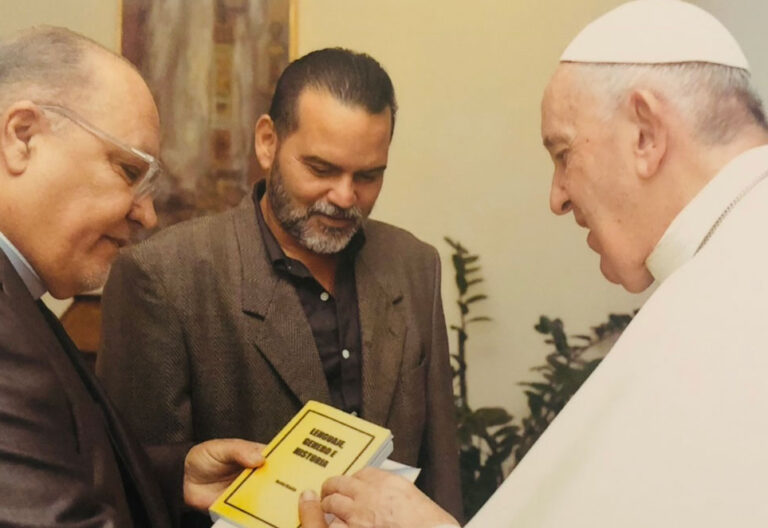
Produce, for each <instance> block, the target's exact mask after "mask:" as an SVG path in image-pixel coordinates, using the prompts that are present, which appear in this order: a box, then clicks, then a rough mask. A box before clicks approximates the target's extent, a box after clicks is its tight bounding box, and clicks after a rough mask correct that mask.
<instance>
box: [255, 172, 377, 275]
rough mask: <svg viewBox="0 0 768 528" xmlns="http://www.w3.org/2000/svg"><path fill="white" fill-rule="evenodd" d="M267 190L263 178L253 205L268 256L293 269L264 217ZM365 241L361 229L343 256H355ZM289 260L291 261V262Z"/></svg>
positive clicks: (256, 190) (273, 260)
mask: <svg viewBox="0 0 768 528" xmlns="http://www.w3.org/2000/svg"><path fill="white" fill-rule="evenodd" d="M266 191H267V183H266V181H265V180H261V181H260V182H258V183H257V184H256V185H255V186H254V188H253V205H254V207H255V208H256V221H257V223H258V225H259V231H260V232H261V238H262V240H264V248H265V249H266V251H267V257H269V260H270V262H271V263H272V265H273V266H274V267H275V268H278V269H281V270H282V269H284V268H286V267H287V269H288V270H293V269H294V267H293V266H288V264H290V263H291V262H295V261H292V259H289V258H288V256H287V255H286V254H285V251H283V248H282V247H280V244H279V243H278V241H277V239H276V238H275V235H274V234H273V233H272V231H271V230H270V229H269V226H268V225H267V221H266V220H265V219H264V213H262V211H261V198H262V197H263V196H264V193H265V192H266ZM364 243H365V234H364V233H363V230H362V229H360V230H359V231H358V232H357V233H355V235H354V236H353V237H352V240H350V241H349V244H347V247H345V248H344V249H343V250H342V251H341V253H342V256H344V257H353V256H354V255H355V254H356V253H357V252H358V251H359V250H360V248H362V247H363V244H364ZM289 260H290V261H291V262H289ZM299 268H301V267H299ZM308 273H309V272H307V274H308Z"/></svg>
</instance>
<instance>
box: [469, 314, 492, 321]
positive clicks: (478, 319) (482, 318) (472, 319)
mask: <svg viewBox="0 0 768 528" xmlns="http://www.w3.org/2000/svg"><path fill="white" fill-rule="evenodd" d="M479 321H493V319H491V318H490V317H486V316H484V315H480V316H477V317H470V318H469V319H467V323H477V322H479Z"/></svg>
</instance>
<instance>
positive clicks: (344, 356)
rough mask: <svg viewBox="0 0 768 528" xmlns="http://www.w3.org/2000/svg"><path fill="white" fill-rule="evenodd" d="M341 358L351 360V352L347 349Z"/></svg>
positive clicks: (342, 352) (343, 351)
mask: <svg viewBox="0 0 768 528" xmlns="http://www.w3.org/2000/svg"><path fill="white" fill-rule="evenodd" d="M341 357H343V358H344V359H349V350H347V349H346V348H345V349H344V350H342V351H341Z"/></svg>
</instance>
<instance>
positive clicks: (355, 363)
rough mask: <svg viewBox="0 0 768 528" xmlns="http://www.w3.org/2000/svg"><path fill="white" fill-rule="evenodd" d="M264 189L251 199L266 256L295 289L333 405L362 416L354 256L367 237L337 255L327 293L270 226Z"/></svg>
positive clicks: (357, 236) (358, 238)
mask: <svg viewBox="0 0 768 528" xmlns="http://www.w3.org/2000/svg"><path fill="white" fill-rule="evenodd" d="M265 191H266V184H265V182H264V181H261V182H259V183H258V184H257V185H256V186H255V187H254V190H253V202H254V205H255V206H256V220H257V222H258V224H259V230H260V231H261V238H262V239H263V240H264V247H265V248H266V251H267V256H268V257H269V259H270V261H271V262H272V266H273V268H274V270H275V272H276V273H277V275H278V276H279V277H281V278H282V279H284V280H287V281H289V282H290V283H291V284H292V285H293V287H294V288H295V289H296V293H297V294H298V296H299V300H300V302H301V306H302V308H303V309H304V313H305V314H306V316H307V321H308V322H309V326H310V327H311V328H312V335H313V336H314V338H315V345H316V346H317V351H318V352H319V354H320V360H321V361H322V363H323V370H324V371H325V378H326V380H327V381H328V388H329V389H330V392H331V400H332V402H333V405H334V406H335V407H337V408H339V409H342V410H344V411H346V412H350V413H355V414H360V411H361V408H362V403H363V401H362V353H361V334H360V314H359V311H358V304H357V288H356V286H355V255H356V254H357V252H358V251H359V250H360V248H361V247H362V246H363V244H364V243H365V236H364V235H363V232H362V231H358V232H357V233H356V234H355V236H354V237H352V240H351V241H350V243H349V245H348V246H347V247H346V248H345V249H344V250H343V251H342V252H341V253H340V254H339V257H340V258H339V262H338V267H337V269H336V278H335V285H336V288H335V289H336V293H335V295H331V294H330V292H327V291H325V289H324V288H323V286H322V285H321V284H320V283H319V282H317V280H316V279H315V278H314V277H313V276H312V273H310V271H309V270H308V269H307V267H306V266H304V264H302V263H301V262H299V261H298V260H294V259H292V258H290V257H288V256H287V255H286V254H285V252H284V251H283V248H281V247H280V244H279V243H278V242H277V239H276V238H275V236H274V235H273V234H272V231H270V230H269V227H268V226H267V223H266V221H265V220H264V215H263V214H262V212H261V206H260V205H259V202H260V200H261V197H262V196H264V192H265Z"/></svg>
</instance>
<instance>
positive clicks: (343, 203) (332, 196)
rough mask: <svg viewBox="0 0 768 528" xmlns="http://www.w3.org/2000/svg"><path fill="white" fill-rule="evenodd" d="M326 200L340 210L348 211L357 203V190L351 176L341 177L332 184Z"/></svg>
mask: <svg viewBox="0 0 768 528" xmlns="http://www.w3.org/2000/svg"><path fill="white" fill-rule="evenodd" d="M328 200H329V201H330V202H331V203H332V204H334V205H336V206H337V207H341V208H342V209H349V208H350V207H352V206H353V205H355V204H356V203H357V189H355V181H354V177H353V176H352V175H347V174H344V175H341V176H340V177H339V178H337V179H336V180H335V181H334V182H333V186H332V187H331V189H330V191H329V192H328Z"/></svg>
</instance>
